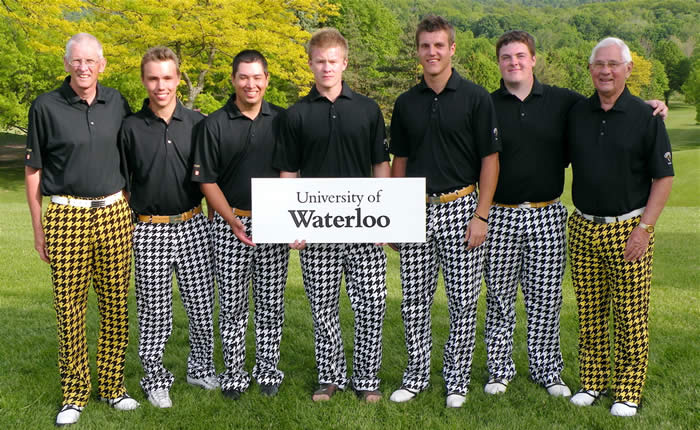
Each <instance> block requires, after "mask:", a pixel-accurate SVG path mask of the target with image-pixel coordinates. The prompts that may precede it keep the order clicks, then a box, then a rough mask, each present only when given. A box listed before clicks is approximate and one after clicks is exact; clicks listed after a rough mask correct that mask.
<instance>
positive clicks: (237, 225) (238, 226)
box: [229, 216, 255, 246]
mask: <svg viewBox="0 0 700 430" xmlns="http://www.w3.org/2000/svg"><path fill="white" fill-rule="evenodd" d="M229 225H230V226H231V230H232V231H233V234H234V235H235V236H236V237H237V238H238V240H240V241H241V242H243V243H244V244H246V245H248V246H255V243H253V239H251V238H250V237H249V236H248V235H247V234H245V226H244V225H243V223H242V222H241V220H239V219H238V217H235V216H234V217H233V219H232V221H231V222H229Z"/></svg>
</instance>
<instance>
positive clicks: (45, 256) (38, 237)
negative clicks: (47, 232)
mask: <svg viewBox="0 0 700 430" xmlns="http://www.w3.org/2000/svg"><path fill="white" fill-rule="evenodd" d="M34 249H36V252H38V253H39V258H41V260H42V261H44V262H46V263H48V262H49V252H48V251H47V250H46V237H45V236H44V230H43V229H42V230H40V231H36V232H35V233H34Z"/></svg>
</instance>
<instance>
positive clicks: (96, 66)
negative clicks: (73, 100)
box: [63, 40, 107, 90]
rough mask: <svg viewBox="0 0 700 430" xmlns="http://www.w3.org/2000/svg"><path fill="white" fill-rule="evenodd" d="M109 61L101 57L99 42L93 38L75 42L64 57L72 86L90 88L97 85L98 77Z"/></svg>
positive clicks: (83, 88)
mask: <svg viewBox="0 0 700 430" xmlns="http://www.w3.org/2000/svg"><path fill="white" fill-rule="evenodd" d="M106 64H107V61H106V60H105V59H104V58H100V56H99V49H98V47H97V44H96V43H95V42H93V41H91V40H83V41H80V42H77V43H74V44H73V45H72V46H71V50H70V52H69V53H68V57H67V58H66V57H64V58H63V66H64V68H65V70H66V72H68V73H70V81H71V86H73V87H74V88H80V89H82V90H88V89H92V88H95V87H96V86H97V78H98V77H99V75H100V73H102V72H104V70H105V65H106Z"/></svg>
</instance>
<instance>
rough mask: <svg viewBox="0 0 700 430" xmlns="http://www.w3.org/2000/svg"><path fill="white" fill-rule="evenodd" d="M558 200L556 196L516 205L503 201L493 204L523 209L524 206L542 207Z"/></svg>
mask: <svg viewBox="0 0 700 430" xmlns="http://www.w3.org/2000/svg"><path fill="white" fill-rule="evenodd" d="M558 201H559V199H558V198H556V199H554V200H549V201H546V202H523V203H520V204H517V205H508V204H505V203H494V204H493V205H494V206H500V207H502V208H519V209H525V208H543V207H545V206H549V205H552V204H554V203H557V202H558Z"/></svg>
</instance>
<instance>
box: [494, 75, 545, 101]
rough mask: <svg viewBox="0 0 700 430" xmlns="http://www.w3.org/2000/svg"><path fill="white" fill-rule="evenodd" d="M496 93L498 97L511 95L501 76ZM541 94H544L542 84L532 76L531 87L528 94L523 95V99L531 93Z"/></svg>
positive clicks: (531, 94)
mask: <svg viewBox="0 0 700 430" xmlns="http://www.w3.org/2000/svg"><path fill="white" fill-rule="evenodd" d="M496 94H497V95H499V96H500V97H507V96H511V95H512V94H511V93H510V91H508V88H506V84H505V82H503V78H501V87H500V88H499V89H497V90H496ZM542 94H544V86H543V85H542V83H541V82H540V81H538V80H537V77H534V81H533V82H532V88H531V89H530V94H528V95H527V97H525V99H528V98H529V97H530V96H533V95H534V96H541V95H542ZM513 97H515V96H513Z"/></svg>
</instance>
